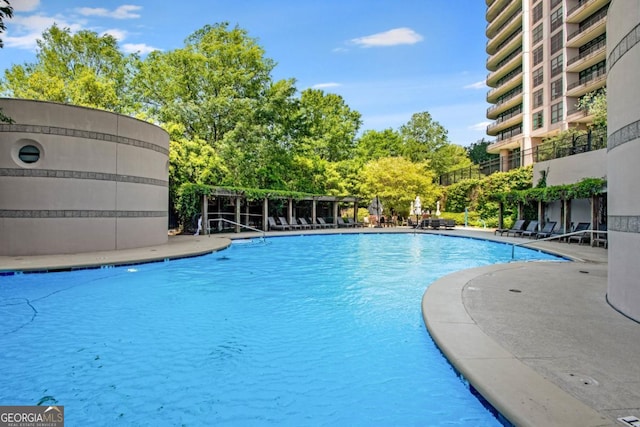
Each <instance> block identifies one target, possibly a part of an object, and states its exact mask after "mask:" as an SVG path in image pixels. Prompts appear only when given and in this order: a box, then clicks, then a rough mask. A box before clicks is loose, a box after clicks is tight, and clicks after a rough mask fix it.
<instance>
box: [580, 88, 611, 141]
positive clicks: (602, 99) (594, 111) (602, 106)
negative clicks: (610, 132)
mask: <svg viewBox="0 0 640 427" xmlns="http://www.w3.org/2000/svg"><path fill="white" fill-rule="evenodd" d="M577 106H578V109H580V110H583V111H586V112H587V114H589V115H593V122H592V124H591V126H593V127H594V128H595V129H596V130H605V131H606V129H607V89H606V88H602V89H598V90H597V91H594V92H589V93H587V94H586V95H584V96H582V97H581V98H580V100H579V101H578V105H577Z"/></svg>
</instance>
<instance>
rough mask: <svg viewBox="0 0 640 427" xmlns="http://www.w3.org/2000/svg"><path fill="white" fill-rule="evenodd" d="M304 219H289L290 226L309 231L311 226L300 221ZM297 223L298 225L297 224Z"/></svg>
mask: <svg viewBox="0 0 640 427" xmlns="http://www.w3.org/2000/svg"><path fill="white" fill-rule="evenodd" d="M303 219H304V218H298V219H296V217H292V218H291V224H292V225H295V226H298V228H302V229H303V230H310V229H311V225H310V224H309V223H308V222H307V221H304V222H303V221H302V220H303ZM298 222H299V223H298Z"/></svg>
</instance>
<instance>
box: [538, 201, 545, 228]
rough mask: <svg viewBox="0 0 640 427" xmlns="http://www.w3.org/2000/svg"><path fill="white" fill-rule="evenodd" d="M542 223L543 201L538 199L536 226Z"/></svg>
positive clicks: (540, 226) (540, 225)
mask: <svg viewBox="0 0 640 427" xmlns="http://www.w3.org/2000/svg"><path fill="white" fill-rule="evenodd" d="M542 224H544V202H543V201H542V200H538V228H542Z"/></svg>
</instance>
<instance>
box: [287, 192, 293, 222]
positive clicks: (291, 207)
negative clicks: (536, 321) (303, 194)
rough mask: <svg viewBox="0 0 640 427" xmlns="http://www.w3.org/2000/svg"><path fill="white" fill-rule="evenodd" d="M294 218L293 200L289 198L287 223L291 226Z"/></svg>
mask: <svg viewBox="0 0 640 427" xmlns="http://www.w3.org/2000/svg"><path fill="white" fill-rule="evenodd" d="M292 218H293V198H291V197H289V200H288V204H287V221H288V222H289V224H291V221H292Z"/></svg>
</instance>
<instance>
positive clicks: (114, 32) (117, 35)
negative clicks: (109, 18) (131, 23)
mask: <svg viewBox="0 0 640 427" xmlns="http://www.w3.org/2000/svg"><path fill="white" fill-rule="evenodd" d="M105 34H109V35H110V36H113V38H114V39H116V40H118V41H122V40H124V39H126V38H127V34H128V33H127V32H126V31H125V30H120V29H118V28H111V29H109V30H105V31H103V32H102V35H105Z"/></svg>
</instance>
